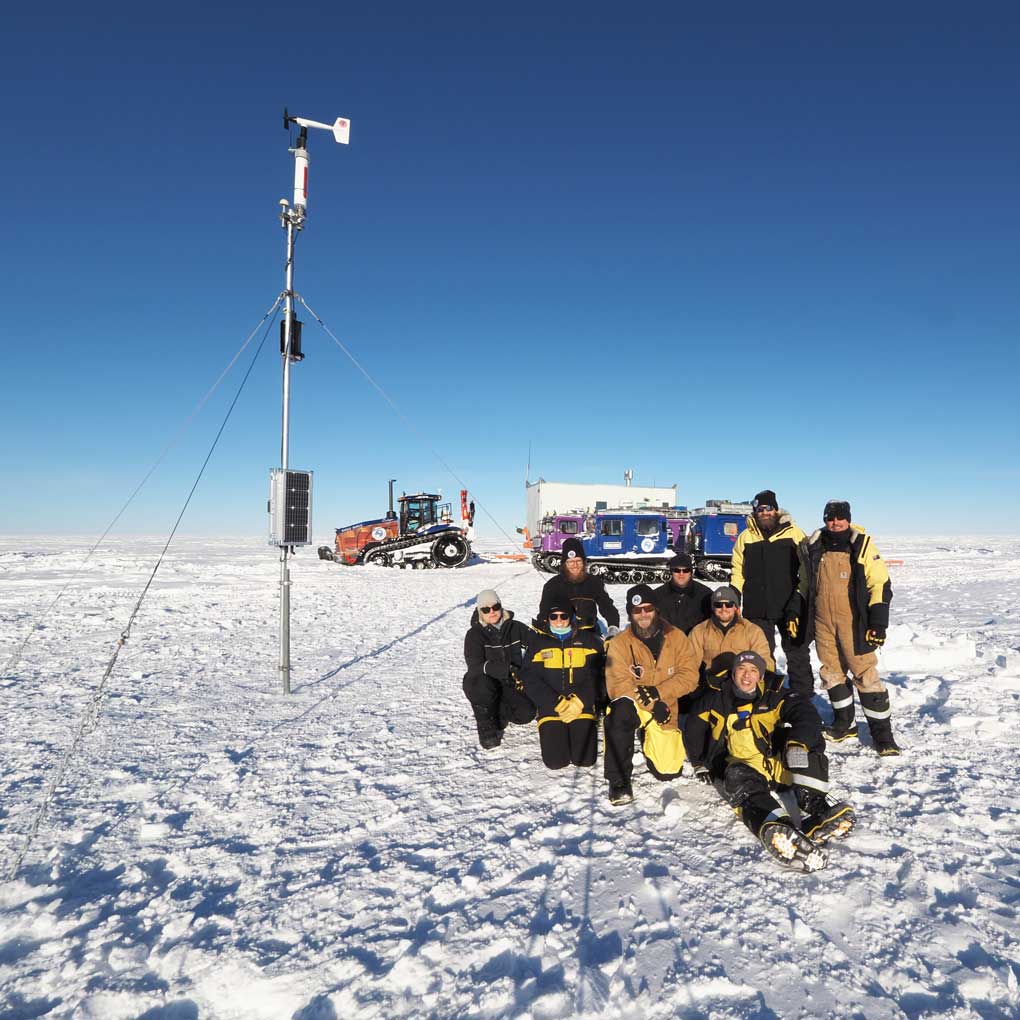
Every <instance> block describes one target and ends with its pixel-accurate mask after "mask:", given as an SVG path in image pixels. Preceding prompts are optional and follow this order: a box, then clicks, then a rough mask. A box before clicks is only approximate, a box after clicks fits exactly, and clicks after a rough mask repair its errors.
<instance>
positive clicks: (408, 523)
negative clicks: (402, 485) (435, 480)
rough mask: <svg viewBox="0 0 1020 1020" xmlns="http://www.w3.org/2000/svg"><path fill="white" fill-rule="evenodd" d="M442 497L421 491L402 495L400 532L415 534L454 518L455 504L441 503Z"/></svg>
mask: <svg viewBox="0 0 1020 1020" xmlns="http://www.w3.org/2000/svg"><path fill="white" fill-rule="evenodd" d="M439 499H440V497H439V496H438V495H436V494H435V493H431V492H419V493H416V494H415V495H413V496H406V495H405V496H401V497H400V534H401V536H404V535H414V534H416V533H417V532H419V531H426V530H427V529H429V528H432V527H435V526H436V525H437V524H449V523H450V522H451V521H452V520H453V505H452V504H451V503H440V502H439Z"/></svg>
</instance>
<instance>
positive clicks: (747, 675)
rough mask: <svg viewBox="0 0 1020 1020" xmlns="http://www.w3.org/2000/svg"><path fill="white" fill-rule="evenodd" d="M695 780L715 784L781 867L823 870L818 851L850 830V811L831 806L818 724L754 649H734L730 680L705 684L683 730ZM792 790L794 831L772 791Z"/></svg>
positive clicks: (822, 858) (821, 852) (840, 805)
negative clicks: (796, 812) (796, 821)
mask: <svg viewBox="0 0 1020 1020" xmlns="http://www.w3.org/2000/svg"><path fill="white" fill-rule="evenodd" d="M684 744H685V746H686V749H687V757H688V760H689V761H690V763H691V765H692V766H693V767H694V776H695V778H696V779H699V780H700V781H701V782H704V783H710V784H712V785H714V786H715V788H716V790H717V791H718V792H719V794H720V795H721V796H722V797H723V799H724V800H726V801H727V802H728V803H729V804H730V805H732V806H733V807H734V808H735V809H736V811H737V814H738V815H739V816H740V818H742V819H743V821H744V824H745V825H746V826H747V827H748V828H749V829H750V830H751V832H752V833H753V834H754V835H755V836H757V837H758V839H759V840H761V843H762V846H764V847H765V849H766V850H767V851H768V853H769V854H771V855H772V856H773V857H774V858H775V859H776V860H777V861H779V863H780V864H782V865H784V866H785V867H788V868H794V869H797V870H800V871H817V870H818V869H820V868H824V867H825V864H826V861H827V859H828V855H827V853H826V851H825V849H824V848H823V845H822V844H824V843H825V842H827V841H828V840H829V839H831V838H833V837H834V836H846V835H847V834H848V833H849V832H850V830H851V829H852V828H853V825H854V821H855V817H854V810H853V808H852V807H851V806H850V805H849V804H847V803H845V802H842V801H832V800H830V799H829V797H828V791H829V763H828V759H827V758H826V757H825V754H824V748H825V738H824V737H823V736H822V720H821V718H820V717H819V715H818V712H817V711H816V710H815V707H814V705H812V704H811V702H810V701H807V700H806V699H805V698H803V697H801V696H800V695H798V694H795V693H793V692H792V691H791V690H790V689H789V688H787V687H784V686H783V677H782V676H781V675H779V674H777V673H771V672H769V671H768V670H767V669H766V668H765V661H764V659H762V657H761V656H760V655H759V654H758V653H757V652H753V651H744V652H740V653H739V654H738V655H737V656H736V658H735V659H734V661H733V668H732V669H731V671H730V675H729V676H728V677H727V678H725V679H723V680H710V681H709V686H708V688H707V689H706V690H705V691H704V692H703V693H702V694H700V695H699V696H698V697H697V699H696V700H695V703H694V704H693V705H692V706H691V710H690V713H689V714H688V716H687V719H686V722H685V725H684ZM791 787H792V788H793V791H794V795H795V797H796V801H797V806H798V807H799V808H800V813H801V824H800V828H799V829H798V828H797V827H796V826H795V825H794V824H793V821H792V819H791V818H790V816H789V814H788V812H787V810H786V808H785V807H784V806H783V804H782V802H781V800H780V799H779V798H778V797H777V796H775V793H774V791H781V790H789V789H790V788H791Z"/></svg>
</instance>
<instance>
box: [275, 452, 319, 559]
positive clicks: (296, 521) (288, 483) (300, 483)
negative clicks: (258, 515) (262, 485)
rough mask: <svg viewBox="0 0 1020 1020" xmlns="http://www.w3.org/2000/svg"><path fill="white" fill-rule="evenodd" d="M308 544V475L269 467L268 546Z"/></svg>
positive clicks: (310, 517) (309, 538) (310, 479)
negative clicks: (270, 469)
mask: <svg viewBox="0 0 1020 1020" xmlns="http://www.w3.org/2000/svg"><path fill="white" fill-rule="evenodd" d="M311 543H312V472H311V471H291V470H289V469H288V470H286V471H285V470H283V469H282V468H273V470H272V471H271V472H270V475H269V544H270V545H276V546H284V545H311Z"/></svg>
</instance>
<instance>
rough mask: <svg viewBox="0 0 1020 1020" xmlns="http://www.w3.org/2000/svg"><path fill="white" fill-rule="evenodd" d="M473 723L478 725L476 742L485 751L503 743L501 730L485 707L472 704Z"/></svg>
mask: <svg viewBox="0 0 1020 1020" xmlns="http://www.w3.org/2000/svg"><path fill="white" fill-rule="evenodd" d="M471 707H472V709H473V710H474V713H475V725H476V726H477V727H478V743H479V745H480V746H481V747H482V749H483V750H485V751H492V750H494V749H495V748H497V747H499V745H500V744H502V743H503V730H502V729H501V728H500V725H499V723H498V722H496V720H495V719H494V718H493V717H492V715H491V714H490V713H489V711H488V710H487V709H485V708H479V707H478V706H477V705H472V706H471Z"/></svg>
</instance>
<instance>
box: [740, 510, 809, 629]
mask: <svg viewBox="0 0 1020 1020" xmlns="http://www.w3.org/2000/svg"><path fill="white" fill-rule="evenodd" d="M803 539H804V532H803V531H801V530H800V528H798V527H797V525H796V524H795V523H794V522H793V520H792V519H791V518H790V515H789V514H788V513H786V512H785V511H783V512H782V514H781V515H780V517H779V521H778V523H777V525H776V529H775V531H773V532H771V533H770V534H768V535H766V534H764V533H763V532H762V530H761V528H760V527H758V522H757V521H756V520H755V519H754V515H753V514H752V515H751V516H750V517H748V518H747V527H746V528H745V529H744V530H743V531H742V532H741V533H740V534H739V535H738V536H737V541H736V543H735V545H734V546H733V564H732V565H733V574H732V577H731V578H730V584H732V585H733V587H734V588H736V589H737V591H739V592H740V597H741V607H740V611H741V613H742V614H743V615H744V617H745V618H746V619H748V620H774V621H777V620H782V619H783V618H784V616H786V614H787V612H788V610H789V608H790V603H791V599H792V598H793V596H794V594H795V593H796V591H797V584H798V581H799V575H800V557H799V556H798V546H799V545H800V543H801V541H803Z"/></svg>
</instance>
